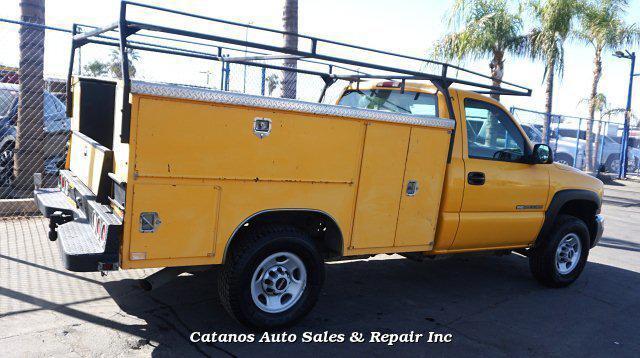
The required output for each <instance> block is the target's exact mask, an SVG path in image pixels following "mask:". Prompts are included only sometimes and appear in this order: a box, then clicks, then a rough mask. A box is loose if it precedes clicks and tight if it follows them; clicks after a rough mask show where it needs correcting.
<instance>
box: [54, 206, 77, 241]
mask: <svg viewBox="0 0 640 358" xmlns="http://www.w3.org/2000/svg"><path fill="white" fill-rule="evenodd" d="M71 220H73V217H72V216H71V215H69V214H64V213H63V212H62V211H56V212H54V213H53V214H51V215H50V216H49V240H51V241H56V240H57V239H58V231H57V230H56V229H57V228H58V226H59V225H62V224H65V223H68V222H69V221H71Z"/></svg>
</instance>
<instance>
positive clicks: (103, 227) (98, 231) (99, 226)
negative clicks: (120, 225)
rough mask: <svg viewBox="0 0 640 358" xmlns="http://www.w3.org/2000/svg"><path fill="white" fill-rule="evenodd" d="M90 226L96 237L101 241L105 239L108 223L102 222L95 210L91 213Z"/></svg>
mask: <svg viewBox="0 0 640 358" xmlns="http://www.w3.org/2000/svg"><path fill="white" fill-rule="evenodd" d="M91 228H92V229H93V233H94V235H95V236H96V237H97V238H98V239H100V240H102V241H105V240H107V232H108V229H109V225H107V224H106V223H104V222H103V221H102V220H101V219H100V216H99V215H98V214H97V213H95V212H94V213H93V215H92V222H91Z"/></svg>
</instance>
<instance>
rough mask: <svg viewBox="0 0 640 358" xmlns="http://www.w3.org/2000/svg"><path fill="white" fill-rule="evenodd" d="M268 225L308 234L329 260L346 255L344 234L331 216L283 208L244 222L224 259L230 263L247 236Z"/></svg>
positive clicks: (232, 236) (228, 247)
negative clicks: (230, 257) (282, 226)
mask: <svg viewBox="0 0 640 358" xmlns="http://www.w3.org/2000/svg"><path fill="white" fill-rule="evenodd" d="M264 224H269V225H273V224H281V225H291V226H295V227H297V228H298V229H300V230H303V231H305V232H306V233H307V234H309V236H310V237H311V238H312V239H313V240H314V241H316V242H317V243H318V248H319V249H320V250H321V254H322V255H323V256H324V257H325V259H328V258H333V257H339V256H342V254H343V252H342V250H343V246H342V245H343V238H342V232H341V231H340V227H338V224H337V223H336V221H335V220H334V219H333V218H332V217H331V216H330V215H329V214H327V213H325V212H323V211H318V210H310V209H283V210H265V211H261V212H258V213H256V214H254V215H251V216H250V217H249V218H247V219H246V220H244V221H243V222H242V223H240V225H238V227H237V228H236V229H235V231H234V232H233V234H232V235H231V238H230V239H229V241H228V242H227V245H226V248H225V253H224V258H223V260H224V261H226V259H227V256H228V255H229V253H230V252H232V251H233V247H234V246H235V245H237V243H239V242H240V241H242V237H243V236H244V235H245V234H246V233H248V232H250V230H255V229H256V228H258V227H260V226H261V225H264Z"/></svg>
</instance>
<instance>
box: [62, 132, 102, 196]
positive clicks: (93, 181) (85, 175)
mask: <svg viewBox="0 0 640 358" xmlns="http://www.w3.org/2000/svg"><path fill="white" fill-rule="evenodd" d="M85 138H87V137H84V136H81V135H78V133H77V132H72V134H71V149H70V150H69V152H70V153H69V154H68V155H69V168H70V169H71V171H72V172H73V174H75V175H76V176H77V177H78V178H79V179H80V180H81V181H82V182H83V183H84V184H85V185H86V186H87V187H88V188H89V189H91V191H92V192H93V193H98V188H99V187H100V179H101V177H102V172H103V167H104V168H105V170H108V168H110V167H111V164H112V161H113V152H112V151H111V150H108V149H107V148H105V147H102V146H100V147H98V145H97V143H92V142H90V141H88V140H86V139H85Z"/></svg>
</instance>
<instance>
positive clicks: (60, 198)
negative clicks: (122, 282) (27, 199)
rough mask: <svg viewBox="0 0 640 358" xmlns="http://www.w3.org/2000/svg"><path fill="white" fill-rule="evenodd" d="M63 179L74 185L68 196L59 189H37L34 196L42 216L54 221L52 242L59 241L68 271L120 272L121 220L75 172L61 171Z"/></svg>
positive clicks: (51, 222) (50, 226)
mask: <svg viewBox="0 0 640 358" xmlns="http://www.w3.org/2000/svg"><path fill="white" fill-rule="evenodd" d="M61 176H64V177H65V178H66V179H67V182H68V183H70V185H69V187H70V188H69V189H68V190H67V193H65V192H63V191H61V190H60V189H58V188H55V189H36V190H34V193H33V194H34V199H35V202H36V203H37V205H38V208H39V209H40V212H42V214H43V215H44V216H45V217H47V218H49V220H50V225H49V229H50V230H51V232H50V233H49V238H50V239H51V240H55V241H57V244H58V249H59V251H60V257H61V259H62V262H63V264H64V266H65V268H66V269H67V270H70V271H76V272H92V271H108V270H114V269H117V268H118V267H119V264H120V238H121V235H122V222H121V220H120V218H119V217H117V216H116V215H114V214H113V213H112V212H111V210H110V208H109V207H108V206H106V205H102V204H100V203H98V202H97V201H96V200H95V196H94V195H93V194H91V192H90V191H89V190H88V188H86V186H84V184H82V182H80V181H79V180H78V179H77V178H75V176H73V174H72V173H71V172H69V171H61ZM83 193H84V194H85V195H83ZM67 194H68V195H67ZM71 198H74V199H73V200H72V199H71Z"/></svg>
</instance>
